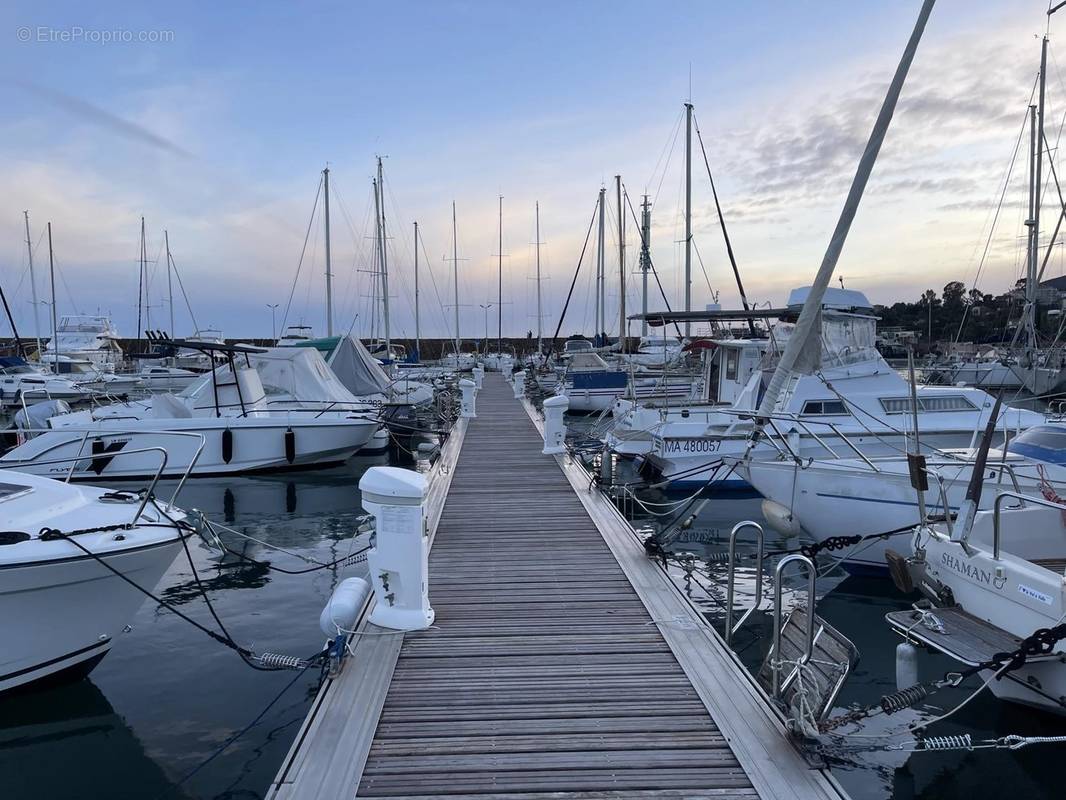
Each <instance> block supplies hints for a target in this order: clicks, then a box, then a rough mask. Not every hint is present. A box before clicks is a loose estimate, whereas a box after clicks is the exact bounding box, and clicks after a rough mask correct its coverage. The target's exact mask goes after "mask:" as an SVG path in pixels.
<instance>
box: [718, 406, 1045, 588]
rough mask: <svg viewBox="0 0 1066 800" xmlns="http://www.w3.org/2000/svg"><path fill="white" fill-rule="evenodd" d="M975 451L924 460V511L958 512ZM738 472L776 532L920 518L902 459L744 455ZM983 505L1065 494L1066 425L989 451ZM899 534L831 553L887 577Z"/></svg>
mask: <svg viewBox="0 0 1066 800" xmlns="http://www.w3.org/2000/svg"><path fill="white" fill-rule="evenodd" d="M973 466H974V451H973V450H972V449H969V448H967V449H964V450H960V451H947V452H944V453H940V454H935V455H932V456H929V457H928V458H927V470H928V476H927V477H928V483H929V491H928V492H926V493H925V494H924V505H925V507H926V513H927V514H933V515H939V514H943V513H944V506H945V504H946V505H947V508H948V511H949V512H956V511H957V510H958V509H959V507H960V506H961V505H962V501H963V499H964V497H965V495H966V488H967V484H968V483H969V480H970V474H971V473H972V471H973ZM737 471H738V472H739V473H740V474H741V476H742V477H743V478H744V479H745V480H747V481H748V483H750V484H751V485H752V486H753V487H754V488H755V490H756V491H758V492H759V494H761V495H762V496H763V497H764V498H766V499H765V500H764V501H763V516H764V517H765V518H766V520H767V521H768V522H769V524H770V525H771V526H772V527H774V528H775V529H776V530H778V531H779V532H782V533H785V534H788V535H795V534H798V533H801V532H802V533H805V534H807V535H808V536H810V537H811V538H813V539H814V540H816V541H819V542H824V541H826V540H828V539H831V538H833V537H841V536H855V535H860V536H867V535H871V534H876V533H883V532H886V531H897V530H902V529H904V528H906V527H907V526H909V525H916V524H918V523H919V522H920V516H921V515H920V511H919V504H918V496H917V493H916V491H915V489H914V488H913V487H912V485H911V479H910V471H909V467H908V463H907V459H906V458H904V457H902V456H891V457H885V458H872V459H867V458H858V457H855V458H833V457H831V456H830V457H825V458H818V459H809V460H808V459H801V460H799V461H797V460H796V459H793V458H791V457H783V456H782V457H779V458H775V459H758V460H742V461H740V462H738V464H737ZM984 479H985V490H984V492H983V493H982V495H981V496H982V498H983V503H984V505H983V506H982V508H984V507H988V508H991V503H992V500H993V499H994V497H995V493H996V492H997V491H1001V490H1004V489H1010V490H1013V491H1020V492H1022V493H1023V494H1026V495H1029V496H1033V497H1041V496H1045V497H1046V496H1049V495H1050V496H1057V495H1058V493H1060V492H1062V493H1064V494H1066V488H1063V487H1066V423H1063V422H1048V423H1047V424H1044V425H1038V426H1036V427H1035V428H1030V429H1029V430H1027V431H1025V432H1023V433H1022V434H1021V435H1019V436H1017V437H1015V438H1014V439H1012V440H1011V441H1010V443H1009V444H1008V445H1007V447H1006V449H1005V450H993V451H992V452H991V453H990V454H989V457H988V462H987V466H986V469H985V475H984ZM899 542H900V536H893V537H891V538H884V539H870V540H868V541H865V542H862V543H861V544H859V545H856V546H854V547H851V548H848V549H846V550H842V551H839V552H837V553H835V554H834V555H836V556H838V557H840V558H841V563H842V564H843V566H844V567H845V568H846V569H847V570H848V571H849V572H853V573H860V574H871V575H880V576H887V574H888V565H887V564H886V562H885V552H886V551H887V550H889V549H895V550H899V549H900V547H901V545H900V543H899Z"/></svg>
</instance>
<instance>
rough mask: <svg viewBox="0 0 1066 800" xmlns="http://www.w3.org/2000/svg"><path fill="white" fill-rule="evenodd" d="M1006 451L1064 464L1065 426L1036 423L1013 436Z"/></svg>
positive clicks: (1065, 451) (1050, 462)
mask: <svg viewBox="0 0 1066 800" xmlns="http://www.w3.org/2000/svg"><path fill="white" fill-rule="evenodd" d="M1007 452H1008V453H1017V454H1018V455H1020V456H1027V457H1028V458H1032V459H1035V460H1037V461H1046V462H1047V463H1049V464H1066V428H1063V427H1057V426H1055V425H1037V426H1036V427H1035V428H1030V429H1029V430H1027V431H1024V432H1023V433H1021V434H1020V435H1019V436H1017V437H1015V438H1014V440H1013V441H1012V442H1011V443H1010V444H1009V445H1007Z"/></svg>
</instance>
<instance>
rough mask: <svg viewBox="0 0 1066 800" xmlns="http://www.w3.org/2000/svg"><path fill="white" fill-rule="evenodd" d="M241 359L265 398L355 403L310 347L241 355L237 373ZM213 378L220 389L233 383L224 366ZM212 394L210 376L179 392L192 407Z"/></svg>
mask: <svg viewBox="0 0 1066 800" xmlns="http://www.w3.org/2000/svg"><path fill="white" fill-rule="evenodd" d="M245 358H247V359H248V360H247V366H248V367H251V368H252V369H253V370H255V371H256V372H257V373H258V374H259V381H260V382H261V383H262V385H263V392H264V393H265V394H266V397H267V398H268V399H269V398H270V397H272V396H275V397H276V396H279V395H283V396H285V397H286V398H287V399H291V400H295V401H297V402H300V401H305V402H327V403H333V402H336V403H357V402H358V400H357V398H356V397H355V396H354V395H353V394H352V393H351V392H350V391H348V389H347V388H346V387H345V386H344V384H343V383H342V382H341V381H340V380H339V379H338V378H337V376H336V375H334V374H333V372H332V371H331V370H330V368H329V367H328V366H327V365H326V362H325V361H324V360H323V358H322V355H321V354H320V353H319V352H318V351H317V350H315V349H313V348H306V347H271V348H266V349H263V350H261V351H260V352H254V353H247V354H242V357H241V358H240V359H239V360H237V361H236V362H235V363H236V364H237V367H238V370H241V369H242V368H245ZM213 375H214V380H215V381H217V383H218V385H220V386H221V385H225V384H228V383H232V381H233V370H232V368H231V366H230V365H229V364H228V363H227V364H223V365H222V366H219V367H216V368H215V371H214V373H213ZM213 391H214V389H213V388H212V373H208V374H207V375H205V376H204V377H203V378H201V379H200V380H199V381H198V382H197V383H194V384H192V385H191V386H189V387H188V388H187V389H186V390H185V391H183V392H181V395H180V396H182V397H185V398H187V399H191V400H192V401H193V403H194V404H196V401H198V400H200V399H205V400H207V399H210V398H211V397H212V393H213Z"/></svg>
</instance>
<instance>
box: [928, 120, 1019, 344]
mask: <svg viewBox="0 0 1066 800" xmlns="http://www.w3.org/2000/svg"><path fill="white" fill-rule="evenodd" d="M1036 148H1037V144H1036V106H1029V216H1028V218H1027V219H1026V220H1025V226H1026V227H1027V228H1028V229H1029V230H1028V232H1027V235H1028V239H1027V241H1026V248H1025V250H1026V253H1025V257H1026V258H1025V320H1024V325H1025V341H1026V354H1027V356H1028V358H1029V359H1032V357H1033V348H1034V347H1036V259H1037V256H1036V244H1035V241H1034V239H1033V223H1034V222H1035V219H1036V213H1035V212H1036V206H1035V200H1036ZM930 308H932V305H930ZM930 313H932V312H930Z"/></svg>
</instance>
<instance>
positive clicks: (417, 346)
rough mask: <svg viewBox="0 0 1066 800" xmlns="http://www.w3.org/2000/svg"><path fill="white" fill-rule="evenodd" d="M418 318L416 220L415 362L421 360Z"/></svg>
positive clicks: (416, 230)
mask: <svg viewBox="0 0 1066 800" xmlns="http://www.w3.org/2000/svg"><path fill="white" fill-rule="evenodd" d="M420 322H421V321H420V319H419V316H418V220H415V360H416V361H421V360H422V328H421V324H420Z"/></svg>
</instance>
